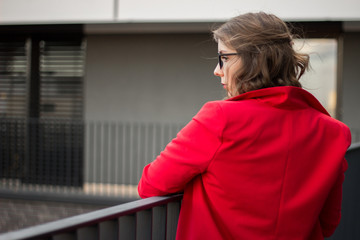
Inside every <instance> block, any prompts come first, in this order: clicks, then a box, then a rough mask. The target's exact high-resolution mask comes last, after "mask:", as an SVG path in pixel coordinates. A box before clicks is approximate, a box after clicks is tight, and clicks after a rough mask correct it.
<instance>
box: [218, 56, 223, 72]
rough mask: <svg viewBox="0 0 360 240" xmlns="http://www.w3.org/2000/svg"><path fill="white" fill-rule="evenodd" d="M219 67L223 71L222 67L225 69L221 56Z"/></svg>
mask: <svg viewBox="0 0 360 240" xmlns="http://www.w3.org/2000/svg"><path fill="white" fill-rule="evenodd" d="M219 66H220V69H222V67H223V62H222V60H221V56H219Z"/></svg>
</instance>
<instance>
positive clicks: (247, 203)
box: [138, 13, 351, 240]
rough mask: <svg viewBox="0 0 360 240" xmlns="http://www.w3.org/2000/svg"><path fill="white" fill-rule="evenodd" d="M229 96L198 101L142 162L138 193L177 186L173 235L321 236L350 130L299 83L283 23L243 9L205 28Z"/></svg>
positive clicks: (333, 208) (329, 223)
mask: <svg viewBox="0 0 360 240" xmlns="http://www.w3.org/2000/svg"><path fill="white" fill-rule="evenodd" d="M214 38H215V40H216V41H217V42H218V51H219V63H218V65H217V66H216V68H215V71H214V74H215V75H216V76H219V77H220V78H221V83H222V84H223V86H224V88H225V89H226V90H227V92H228V97H229V98H228V99H226V100H222V101H213V102H208V103H206V104H205V105H204V106H203V107H202V109H201V110H200V111H199V112H198V114H197V115H196V116H195V117H194V118H193V119H192V121H190V123H189V124H187V126H185V128H183V129H182V130H181V131H180V132H179V133H178V135H177V137H176V138H175V139H174V140H173V141H171V142H170V143H169V144H168V146H167V147H166V148H165V150H164V151H163V152H162V153H161V154H160V155H159V156H158V157H157V158H156V160H155V161H154V162H152V163H150V164H149V165H147V166H146V167H145V168H144V171H143V175H142V178H141V180H140V182H139V186H138V190H139V194H140V196H141V197H143V198H144V197H151V196H159V195H168V194H172V193H176V192H182V191H184V198H183V202H182V206H181V212H180V217H179V223H178V231H177V239H186V240H188V239H250V240H256V239H286V240H288V239H323V238H324V237H328V236H330V235H331V234H332V233H333V232H334V231H335V228H336V226H337V225H338V224H339V221H340V207H341V195H342V182H343V180H344V172H345V170H346V168H347V163H346V160H345V159H344V155H345V152H346V150H347V148H348V147H349V145H350V141H351V140H350V139H351V137H350V131H349V129H348V128H347V127H346V126H345V125H344V124H343V123H341V122H339V121H337V120H335V119H333V118H331V117H330V116H329V114H328V113H327V112H326V110H325V109H324V108H323V107H322V106H321V105H320V103H319V102H318V101H317V100H316V99H315V98H314V97H313V96H312V95H311V94H310V93H308V92H307V91H305V90H303V89H302V88H301V84H300V83H299V78H300V77H301V76H302V75H303V73H304V72H305V70H306V69H307V67H308V56H307V55H304V54H299V53H296V52H295V51H294V50H293V47H292V45H293V43H292V36H291V34H290V31H289V29H288V27H287V25H286V24H285V23H284V22H283V21H282V20H280V19H279V18H277V17H276V16H274V15H269V14H265V13H248V14H244V15H240V16H238V17H235V18H233V19H231V20H230V21H228V22H227V23H225V24H223V25H222V26H221V27H219V28H218V29H217V30H215V31H214Z"/></svg>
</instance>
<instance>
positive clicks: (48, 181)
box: [0, 119, 183, 197]
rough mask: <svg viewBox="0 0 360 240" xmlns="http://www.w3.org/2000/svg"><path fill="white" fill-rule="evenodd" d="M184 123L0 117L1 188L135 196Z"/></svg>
mask: <svg viewBox="0 0 360 240" xmlns="http://www.w3.org/2000/svg"><path fill="white" fill-rule="evenodd" d="M182 127H183V124H160V123H123V122H119V123H115V122H113V123H108V122H86V123H85V122H83V121H69V120H59V119H53V120H49V119H47V120H43V119H40V120H39V119H31V120H24V119H0V189H11V190H15V191H22V190H26V191H36V192H57V193H61V192H64V193H66V194H71V193H76V194H85V195H100V196H123V197H137V190H136V186H137V183H138V181H139V179H140V176H141V173H142V169H143V167H144V166H145V165H146V164H147V163H149V162H151V161H152V160H153V159H154V158H155V157H156V156H157V155H158V154H159V153H160V152H161V150H162V149H164V147H165V146H166V144H167V143H168V142H169V141H171V139H172V138H174V137H175V136H176V133H177V132H178V131H179V130H180V129H181V128H182Z"/></svg>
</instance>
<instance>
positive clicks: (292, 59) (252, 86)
mask: <svg viewBox="0 0 360 240" xmlns="http://www.w3.org/2000/svg"><path fill="white" fill-rule="evenodd" d="M213 36H214V39H215V41H216V42H218V41H219V40H221V41H222V42H223V43H224V44H225V45H226V46H227V47H229V48H233V49H235V50H236V52H237V53H238V54H239V56H240V59H241V61H242V64H241V65H242V66H241V67H240V69H238V70H237V71H236V73H235V75H234V76H231V77H232V79H234V80H235V81H232V83H230V86H229V92H230V95H231V96H236V95H238V94H241V93H245V92H248V91H252V90H257V89H262V88H268V87H275V86H295V87H301V83H300V82H299V79H300V77H301V76H302V75H303V74H304V72H305V71H306V70H307V69H308V68H309V55H308V54H303V53H298V52H296V51H295V50H294V48H293V44H294V42H293V38H295V37H294V36H293V35H292V34H291V32H290V28H289V27H288V25H287V24H286V23H285V22H284V21H282V20H281V19H280V18H278V17H276V16H275V15H273V14H267V13H264V12H259V13H247V14H243V15H239V16H237V17H234V18H232V19H230V20H229V21H228V22H226V23H224V24H223V25H221V26H220V27H219V28H217V29H216V30H215V31H213Z"/></svg>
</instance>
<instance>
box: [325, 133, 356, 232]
mask: <svg viewBox="0 0 360 240" xmlns="http://www.w3.org/2000/svg"><path fill="white" fill-rule="evenodd" d="M344 136H345V139H346V140H345V141H346V142H347V144H346V148H348V147H349V146H350V144H351V133H350V130H349V128H348V127H346V126H344ZM347 168H348V163H347V161H346V159H345V158H344V159H343V161H342V166H341V168H340V169H339V175H338V178H337V179H336V182H335V184H334V186H333V187H332V189H331V192H330V194H329V195H328V197H327V199H326V201H325V204H324V207H323V209H322V210H321V213H320V216H319V218H320V219H319V220H320V225H321V229H322V233H323V236H324V237H330V236H331V235H332V234H333V233H334V232H335V229H336V227H337V226H338V225H339V223H340V219H341V202H342V185H343V182H344V179H345V174H344V173H345V171H346V170H347Z"/></svg>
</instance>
